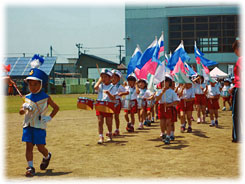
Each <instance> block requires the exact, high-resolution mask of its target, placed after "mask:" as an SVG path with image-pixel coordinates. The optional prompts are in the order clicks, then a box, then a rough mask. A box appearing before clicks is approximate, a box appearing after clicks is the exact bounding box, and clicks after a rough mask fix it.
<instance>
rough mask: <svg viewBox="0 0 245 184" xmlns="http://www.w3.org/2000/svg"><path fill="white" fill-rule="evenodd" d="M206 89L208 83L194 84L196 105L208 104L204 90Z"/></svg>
mask: <svg viewBox="0 0 245 184" xmlns="http://www.w3.org/2000/svg"><path fill="white" fill-rule="evenodd" d="M201 87H202V89H205V88H206V85H205V84H204V83H202V84H194V89H195V104H196V105H201V106H206V105H207V97H206V95H205V94H204V93H203V90H202V89H201Z"/></svg>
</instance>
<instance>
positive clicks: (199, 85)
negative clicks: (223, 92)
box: [194, 83, 206, 95]
mask: <svg viewBox="0 0 245 184" xmlns="http://www.w3.org/2000/svg"><path fill="white" fill-rule="evenodd" d="M201 87H202V88H203V89H205V88H206V84H205V83H202V84H197V83H195V84H194V89H195V94H198V95H202V94H203V91H202V89H201Z"/></svg>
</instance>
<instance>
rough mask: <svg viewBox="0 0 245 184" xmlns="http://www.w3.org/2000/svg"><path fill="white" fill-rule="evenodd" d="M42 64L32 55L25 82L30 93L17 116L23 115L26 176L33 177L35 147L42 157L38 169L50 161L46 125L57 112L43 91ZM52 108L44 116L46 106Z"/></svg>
mask: <svg viewBox="0 0 245 184" xmlns="http://www.w3.org/2000/svg"><path fill="white" fill-rule="evenodd" d="M43 62H44V59H43V58H42V57H40V56H39V55H34V57H33V58H32V62H31V66H32V68H31V70H30V73H29V75H28V77H27V78H26V79H25V81H26V82H27V83H28V88H29V90H30V93H29V94H27V95H26V96H25V103H24V104H23V105H22V107H21V108H20V111H19V114H20V115H24V114H25V119H24V122H23V136H22V141H23V142H26V160H27V163H28V167H27V168H26V170H27V171H26V176H34V174H35V168H34V167H33V147H34V145H36V146H37V148H38V151H39V152H40V153H42V155H43V156H44V158H43V160H42V162H41V165H40V169H41V170H45V169H46V168H47V167H48V165H49V161H50V159H51V153H50V152H48V150H47V148H46V147H45V145H46V125H47V123H48V122H49V121H51V120H52V118H53V117H54V116H55V115H56V113H57V112H58V111H59V107H58V105H56V104H55V103H54V101H53V100H52V99H51V97H50V96H48V95H47V94H46V93H45V92H44V91H43V89H42V88H43V86H45V84H46V83H47V81H48V76H47V74H46V73H45V72H43V71H42V70H40V69H38V67H39V66H40V65H41V64H42V63H43ZM49 105H50V106H51V107H52V108H53V111H52V112H51V114H50V115H49V116H45V112H46V111H47V109H48V106H49Z"/></svg>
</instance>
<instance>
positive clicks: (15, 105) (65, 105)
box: [5, 94, 97, 113]
mask: <svg viewBox="0 0 245 184" xmlns="http://www.w3.org/2000/svg"><path fill="white" fill-rule="evenodd" d="M80 96H83V97H88V98H92V99H96V97H97V95H92V94H88V95H86V94H82V95H79V94H67V95H50V97H51V98H52V99H53V101H54V102H55V103H57V104H58V105H59V107H60V111H64V110H76V109H77V98H78V97H80ZM22 103H23V99H22V98H21V97H20V96H6V97H5V105H6V111H5V112H6V113H18V112H19V109H20V107H21V105H22Z"/></svg>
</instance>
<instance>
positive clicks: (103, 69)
mask: <svg viewBox="0 0 245 184" xmlns="http://www.w3.org/2000/svg"><path fill="white" fill-rule="evenodd" d="M103 73H104V74H107V75H109V76H110V77H111V76H112V73H111V71H110V70H108V69H106V68H102V70H101V73H100V74H103Z"/></svg>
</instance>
